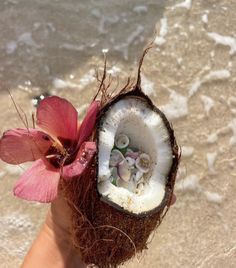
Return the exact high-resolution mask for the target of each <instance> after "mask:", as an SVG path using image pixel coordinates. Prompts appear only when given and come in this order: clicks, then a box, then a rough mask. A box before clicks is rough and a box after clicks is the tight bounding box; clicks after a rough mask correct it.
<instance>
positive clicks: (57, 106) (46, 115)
mask: <svg viewBox="0 0 236 268" xmlns="http://www.w3.org/2000/svg"><path fill="white" fill-rule="evenodd" d="M77 120H78V114H77V111H76V109H75V108H74V106H73V105H72V104H71V103H70V102H68V101H67V100H65V99H62V98H59V97H56V96H51V97H47V98H45V99H44V100H42V101H41V102H40V104H39V107H38V109H37V125H38V126H39V127H40V128H41V129H43V130H44V131H45V132H47V133H48V134H50V135H52V136H53V137H57V138H63V139H69V140H74V141H75V140H76V139H77Z"/></svg>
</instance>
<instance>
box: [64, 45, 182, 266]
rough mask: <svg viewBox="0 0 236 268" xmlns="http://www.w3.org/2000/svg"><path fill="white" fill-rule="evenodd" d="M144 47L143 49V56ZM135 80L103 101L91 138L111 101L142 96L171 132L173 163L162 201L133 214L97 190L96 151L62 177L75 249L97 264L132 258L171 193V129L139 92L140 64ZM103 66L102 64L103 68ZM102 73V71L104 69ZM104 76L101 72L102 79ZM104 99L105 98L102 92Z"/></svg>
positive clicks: (95, 137)
mask: <svg viewBox="0 0 236 268" xmlns="http://www.w3.org/2000/svg"><path fill="white" fill-rule="evenodd" d="M147 50H148V49H147ZM147 50H145V51H144V54H143V57H144V55H145V53H146V52H147ZM143 57H142V58H141V61H140V65H139V73H138V80H137V84H136V85H134V86H133V87H131V89H130V88H129V87H125V90H124V89H122V91H120V93H119V94H118V95H116V96H115V97H113V98H110V99H109V101H108V102H107V101H102V102H101V103H102V109H101V112H100V115H99V117H98V119H97V125H96V129H95V131H94V135H93V137H92V140H94V141H96V142H98V139H99V124H100V120H101V118H102V116H103V114H104V113H105V112H106V111H107V110H108V109H109V106H110V105H112V104H113V103H114V102H116V101H119V100H120V99H122V98H123V97H127V96H132V95H134V96H135V97H139V98H143V99H144V101H146V102H147V103H148V104H149V105H150V106H151V107H152V108H153V109H155V110H156V112H158V113H159V114H160V116H161V117H162V119H163V121H164V123H165V125H166V127H167V130H168V132H169V135H170V142H171V147H172V153H173V163H172V166H171V169H170V171H169V175H168V177H167V179H166V191H165V197H164V199H163V201H162V203H161V204H160V205H159V206H158V207H157V208H156V209H154V210H153V211H151V212H149V213H147V214H141V215H134V214H132V213H129V212H127V211H124V210H122V209H121V208H120V207H117V206H116V205H115V204H112V203H109V200H106V199H104V198H103V197H102V196H101V195H100V194H99V192H98V190H97V174H98V170H97V169H98V155H95V156H94V158H93V160H92V162H91V164H90V166H89V167H88V168H87V169H86V170H85V172H84V173H83V174H82V175H81V176H80V177H78V178H74V179H73V180H71V181H69V182H68V181H67V182H66V181H63V189H64V193H65V197H66V199H67V201H68V204H69V206H70V208H71V210H72V239H73V244H74V247H75V249H77V250H78V253H79V254H80V255H81V257H82V260H83V261H84V262H85V263H86V264H94V265H96V266H97V267H99V268H115V267H118V266H119V265H121V264H123V263H124V262H125V261H127V260H129V259H130V258H132V257H133V256H134V255H135V254H136V253H138V252H141V251H142V250H144V249H146V248H147V241H148V238H149V236H150V234H151V233H152V231H153V230H154V229H155V228H157V227H158V226H159V224H160V223H161V220H162V219H163V217H164V216H165V214H166V212H167V210H168V208H169V206H170V203H171V199H172V195H173V188H174V183H175V177H176V172H177V168H178V161H179V153H178V146H177V144H176V141H175V137H174V132H173V130H172V128H171V126H170V124H169V122H168V121H167V119H166V118H165V116H164V115H163V114H162V112H161V111H160V110H158V109H157V108H156V107H155V106H154V105H153V104H152V102H151V100H150V99H149V98H148V96H146V95H145V94H144V93H142V90H141V87H140V83H141V80H140V68H141V65H142V60H143ZM104 70H105V68H104ZM104 73H105V71H104ZM104 79H105V75H103V80H102V83H103V81H104ZM100 88H101V90H102V91H103V92H106V90H105V88H103V89H102V87H100ZM105 97H106V98H105V99H106V100H107V99H108V97H107V96H105Z"/></svg>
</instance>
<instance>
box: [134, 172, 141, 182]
mask: <svg viewBox="0 0 236 268" xmlns="http://www.w3.org/2000/svg"><path fill="white" fill-rule="evenodd" d="M142 177H143V172H142V171H140V170H138V171H137V172H136V174H135V179H134V180H135V181H136V182H138V181H140V179H141V178H142Z"/></svg>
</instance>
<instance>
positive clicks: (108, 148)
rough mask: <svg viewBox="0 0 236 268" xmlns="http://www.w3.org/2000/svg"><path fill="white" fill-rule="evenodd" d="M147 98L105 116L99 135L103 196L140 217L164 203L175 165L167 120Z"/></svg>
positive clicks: (125, 102)
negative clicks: (170, 174)
mask: <svg viewBox="0 0 236 268" xmlns="http://www.w3.org/2000/svg"><path fill="white" fill-rule="evenodd" d="M162 117H163V115H162V113H161V112H160V111H158V110H157V109H154V106H152V105H150V103H149V101H147V97H146V96H144V95H140V96H135V95H132V94H131V95H130V94H129V95H128V96H123V97H122V98H120V99H119V100H118V101H117V102H115V103H113V104H112V105H111V106H110V107H109V109H108V110H107V111H106V112H105V114H104V115H103V116H102V118H101V121H100V125H99V134H98V135H99V136H98V180H97V182H98V191H99V193H100V194H101V195H102V197H103V199H104V200H106V201H107V202H111V204H113V205H116V206H117V207H118V208H119V209H121V210H124V211H127V212H130V213H133V214H135V215H139V214H143V213H145V214H146V213H148V212H150V211H152V210H154V209H156V208H157V207H158V206H160V204H161V203H162V201H163V199H164V196H165V187H166V178H167V176H168V174H169V171H170V168H171V166H172V163H173V152H172V146H171V140H170V139H171V136H170V134H169V131H168V125H166V120H163V118H162Z"/></svg>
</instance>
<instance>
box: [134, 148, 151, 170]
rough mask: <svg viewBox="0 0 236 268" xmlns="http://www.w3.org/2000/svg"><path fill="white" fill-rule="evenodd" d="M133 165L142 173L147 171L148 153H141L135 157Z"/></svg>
mask: <svg viewBox="0 0 236 268" xmlns="http://www.w3.org/2000/svg"><path fill="white" fill-rule="evenodd" d="M135 165H136V167H137V169H139V170H140V171H141V172H143V173H147V172H148V171H149V170H150V165H151V162H150V156H149V155H148V154H145V153H142V154H140V156H139V157H138V158H137V159H136V162H135Z"/></svg>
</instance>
